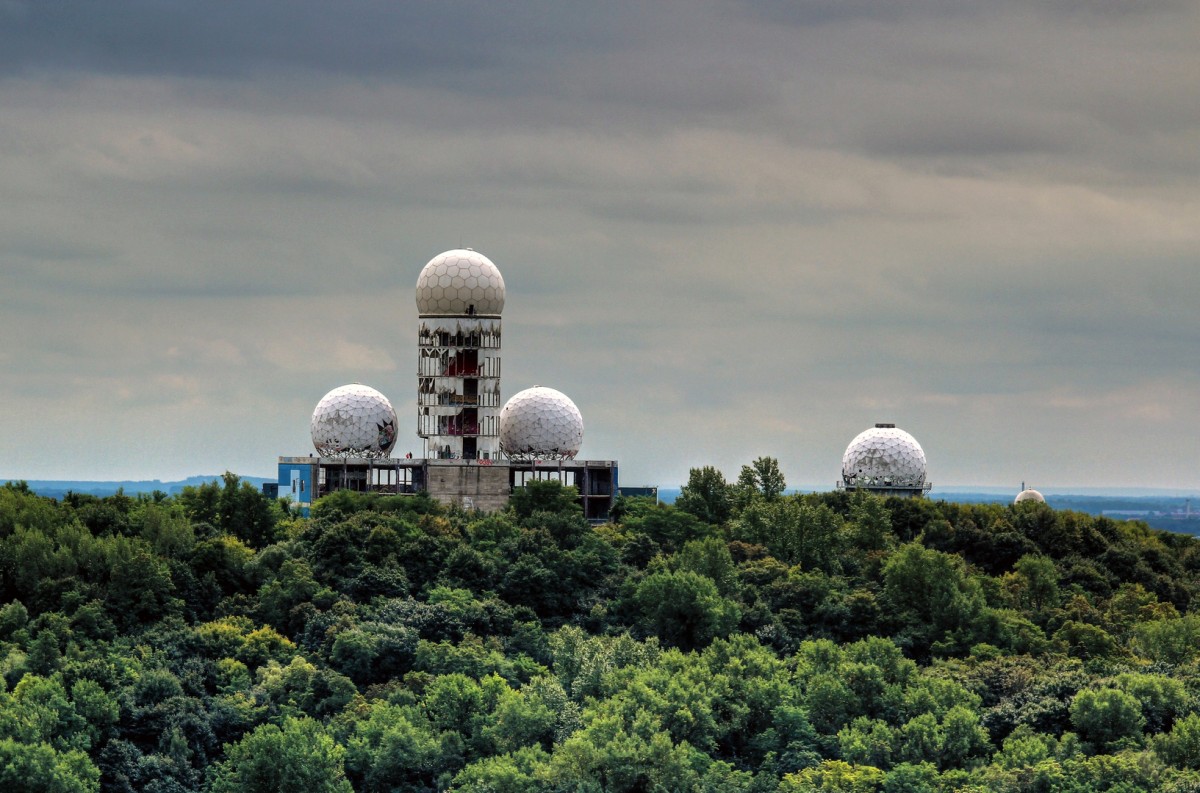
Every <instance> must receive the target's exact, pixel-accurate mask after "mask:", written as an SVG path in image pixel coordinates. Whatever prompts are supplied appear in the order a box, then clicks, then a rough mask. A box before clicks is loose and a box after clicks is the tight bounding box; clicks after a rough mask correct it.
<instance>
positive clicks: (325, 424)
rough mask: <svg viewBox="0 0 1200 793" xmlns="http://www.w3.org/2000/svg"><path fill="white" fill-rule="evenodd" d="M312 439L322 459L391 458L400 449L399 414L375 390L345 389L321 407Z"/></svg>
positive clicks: (316, 412) (356, 386)
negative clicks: (397, 427) (397, 431)
mask: <svg viewBox="0 0 1200 793" xmlns="http://www.w3.org/2000/svg"><path fill="white" fill-rule="evenodd" d="M312 439H313V446H315V447H316V449H317V453H318V454H320V455H321V456H322V457H387V456H388V454H389V453H390V452H391V451H392V447H393V446H395V445H396V411H395V410H393V409H392V403H391V402H388V399H387V397H385V396H384V395H383V394H381V393H379V392H378V391H376V390H375V389H374V388H371V387H370V386H365V385H360V384H358V383H353V384H351V385H344V386H341V387H340V388H335V389H333V390H332V391H330V392H329V393H328V394H326V395H325V396H324V397H322V398H321V401H320V402H318V403H317V407H316V409H315V410H313V414H312Z"/></svg>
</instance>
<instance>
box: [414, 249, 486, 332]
mask: <svg viewBox="0 0 1200 793" xmlns="http://www.w3.org/2000/svg"><path fill="white" fill-rule="evenodd" d="M503 310H504V278H503V277H502V276H501V275H500V270H498V269H497V268H496V265H494V264H492V262H491V260H490V259H488V257H486V256H484V255H483V254H482V253H477V252H476V251H473V250H470V249H469V248H468V249H467V250H453V251H446V252H445V253H443V254H440V255H438V256H435V257H433V258H432V259H430V260H429V264H427V265H425V269H423V270H421V275H420V276H419V277H418V278H417V313H418V314H420V315H423V316H424V315H433V316H457V315H463V316H469V315H471V314H481V315H484V316H497V317H498V316H500V312H501V311H503Z"/></svg>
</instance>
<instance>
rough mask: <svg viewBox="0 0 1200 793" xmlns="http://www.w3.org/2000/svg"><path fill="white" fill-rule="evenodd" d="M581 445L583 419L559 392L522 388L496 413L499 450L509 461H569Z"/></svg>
mask: <svg viewBox="0 0 1200 793" xmlns="http://www.w3.org/2000/svg"><path fill="white" fill-rule="evenodd" d="M582 445H583V416H582V415H581V414H580V413H579V408H577V407H575V403H574V402H572V401H571V399H570V398H569V397H568V396H567V395H566V394H564V393H562V392H561V391H555V390H554V389H553V388H545V387H543V386H540V385H538V386H534V387H533V388H526V389H525V390H524V391H521V392H520V393H517V394H514V395H513V396H512V398H511V399H509V400H508V402H506V403H504V407H503V408H501V409H500V450H501V451H502V452H504V453H505V454H506V455H508V457H509V458H510V459H513V460H573V459H575V455H577V454H579V447H580V446H582Z"/></svg>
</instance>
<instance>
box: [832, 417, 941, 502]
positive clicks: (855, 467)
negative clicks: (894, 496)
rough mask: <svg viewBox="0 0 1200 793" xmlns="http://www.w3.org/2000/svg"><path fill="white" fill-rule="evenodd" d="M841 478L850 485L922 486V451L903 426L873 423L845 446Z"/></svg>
mask: <svg viewBox="0 0 1200 793" xmlns="http://www.w3.org/2000/svg"><path fill="white" fill-rule="evenodd" d="M842 481H843V483H845V484H846V485H847V486H849V487H873V486H875V487H901V488H904V487H924V485H925V451H924V450H923V449H922V448H921V444H919V443H917V439H916V438H914V437H913V436H911V435H909V434H908V433H907V432H905V431H904V430H901V429H897V428H896V427H895V426H894V425H891V424H876V425H875V426H874V427H872V428H871V429H869V430H864V431H863V432H860V433H859V434H858V435H857V436H856V437H855V438H854V440H852V441H850V445H849V446H847V447H846V453H845V454H843V455H842Z"/></svg>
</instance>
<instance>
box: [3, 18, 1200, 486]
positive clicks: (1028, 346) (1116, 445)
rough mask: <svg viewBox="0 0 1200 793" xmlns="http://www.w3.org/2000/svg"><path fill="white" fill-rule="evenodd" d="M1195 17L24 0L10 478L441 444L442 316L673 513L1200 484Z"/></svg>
mask: <svg viewBox="0 0 1200 793" xmlns="http://www.w3.org/2000/svg"><path fill="white" fill-rule="evenodd" d="M1198 41H1200V4H1198V3H1196V2H1194V0H1177V1H1176V0H1154V1H1153V2H1146V1H1145V0H796V2H785V0H758V1H754V0H724V1H721V0H711V1H707V2H706V1H704V0H689V2H673V1H672V0H667V1H663V0H656V1H655V2H645V0H638V2H605V3H587V4H583V3H579V4H570V3H562V2H551V1H550V0H546V1H545V2H503V3H498V2H494V1H493V0H478V2H446V1H445V0H436V1H435V2H403V3H397V2H391V1H390V0H388V1H386V2H385V1H384V0H379V1H378V2H354V1H353V0H343V2H337V3H330V2H325V0H321V1H320V2H317V1H316V0H286V1H285V0H234V1H231V2H207V3H194V2H183V1H182V0H180V1H178V2H175V1H170V0H106V1H105V2H103V3H96V2H92V1H91V0H75V1H74V2H72V1H70V0H53V1H48V0H37V2H23V1H22V0H0V341H2V343H0V405H2V406H3V410H2V411H0V478H10V477H11V478H25V479H68V478H84V479H124V478H138V479H140V478H159V479H164V480H168V479H176V478H181V477H184V476H188V475H192V474H210V473H220V472H222V471H224V470H227V469H228V470H232V471H234V472H236V473H240V474H245V475H260V476H273V475H274V473H275V463H276V457H277V456H279V455H281V454H285V455H291V454H298V455H306V454H308V453H309V452H310V451H311V450H312V446H311V440H310V437H309V416H310V414H311V412H312V409H313V407H314V406H315V405H316V403H317V402H318V401H319V400H320V398H321V397H322V396H323V395H324V394H325V393H326V392H327V391H329V390H330V389H332V388H334V387H336V386H339V385H342V384H344V383H348V382H355V381H357V382H362V383H366V384H368V385H371V386H373V387H375V388H378V389H379V390H380V391H382V392H383V393H384V394H386V395H387V396H388V397H389V398H390V399H391V401H392V403H393V405H394V406H395V408H396V411H397V413H398V414H399V416H400V421H401V433H400V440H399V442H398V443H397V447H396V452H397V453H398V454H400V455H403V454H404V453H405V452H406V451H409V450H412V451H415V452H419V451H420V449H421V446H420V439H418V438H417V437H416V432H415V424H416V417H415V413H416V400H415V394H416V375H415V372H416V327H417V316H416V307H415V303H414V294H413V288H414V285H415V283H416V280H417V275H418V274H419V273H420V271H421V268H422V267H423V266H424V264H425V263H426V262H427V261H428V260H429V259H431V258H432V257H434V256H435V255H437V254H438V253H440V252H442V251H444V250H447V249H450V248H456V247H473V248H475V249H476V250H478V251H481V252H483V253H484V254H486V255H487V256H488V257H490V258H491V259H492V260H493V261H494V262H495V263H496V264H497V266H498V267H499V268H500V270H501V271H502V273H503V274H504V279H505V282H506V284H507V287H508V294H507V302H506V305H505V311H504V333H505V335H504V349H503V356H504V379H503V381H502V389H503V395H504V397H505V398H507V397H508V396H511V395H512V394H514V393H516V392H517V391H519V390H521V389H523V388H526V387H528V386H531V385H534V384H540V385H545V386H550V387H553V388H557V389H559V390H561V391H563V392H565V393H566V394H568V395H569V396H571V397H572V399H573V400H574V401H575V402H576V404H577V405H578V406H579V408H580V410H581V412H582V413H583V416H584V421H585V423H586V427H587V429H586V434H585V437H584V445H583V450H582V453H581V456H582V457H587V458H589V459H616V460H619V461H620V466H621V480H622V482H623V483H624V484H627V485H634V484H658V485H660V486H663V487H673V486H678V485H679V484H680V483H682V482H684V481H686V478H687V473H688V469H689V468H691V467H695V466H701V465H715V466H717V467H718V468H720V469H722V470H723V471H724V472H725V473H726V475H727V476H729V477H730V478H736V476H737V472H738V470H739V469H740V467H741V465H742V464H744V463H747V462H749V461H751V460H752V459H754V458H755V457H758V456H762V455H769V456H773V457H776V458H778V459H779V461H780V464H781V467H782V469H783V472H784V474H785V475H786V477H787V479H788V482H789V484H790V485H793V486H802V487H820V488H822V489H828V488H831V487H832V486H833V483H834V482H835V480H836V479H837V477H838V473H839V470H840V464H841V456H842V452H843V450H844V449H845V447H846V445H847V444H848V443H849V442H850V440H851V439H852V438H853V437H854V436H855V435H856V434H858V433H859V432H860V431H861V430H863V429H865V428H867V427H870V426H871V425H872V424H874V423H875V422H894V423H896V424H897V425H898V426H899V427H901V428H903V429H906V430H908V431H909V432H911V433H912V434H913V435H914V436H915V437H916V438H917V439H918V440H919V441H920V443H921V445H922V446H923V447H924V449H925V453H926V455H927V457H928V460H929V476H930V478H931V479H932V480H933V482H934V484H935V491H934V492H935V494H936V487H937V485H939V484H944V485H960V484H980V485H997V486H1012V487H1013V488H1014V492H1015V489H1016V488H1017V487H1019V485H1020V483H1021V481H1023V480H1024V481H1026V482H1028V484H1029V485H1030V486H1034V487H1043V488H1050V489H1052V488H1053V487H1055V486H1070V485H1090V486H1161V487H1179V488H1189V489H1193V490H1200V421H1198V419H1200V99H1198V97H1200V46H1198V45H1197V42H1198Z"/></svg>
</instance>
